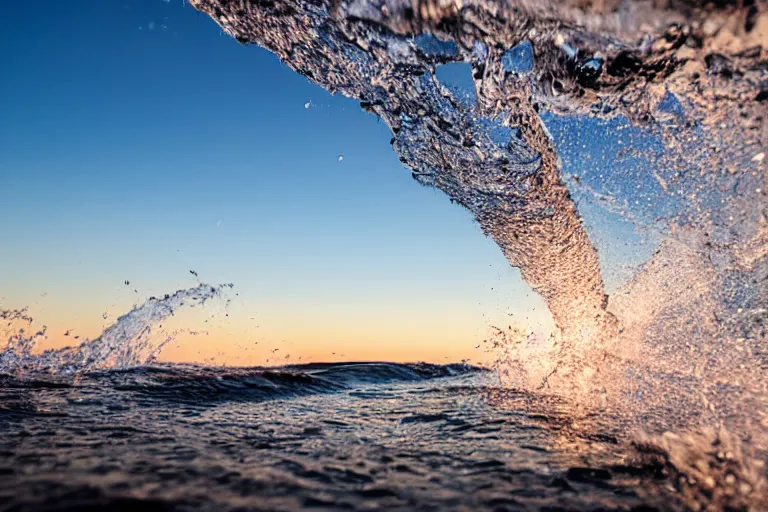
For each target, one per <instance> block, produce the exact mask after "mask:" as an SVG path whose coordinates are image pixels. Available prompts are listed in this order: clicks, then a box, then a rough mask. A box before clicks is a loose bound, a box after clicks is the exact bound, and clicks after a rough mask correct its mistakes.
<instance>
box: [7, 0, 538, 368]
mask: <svg viewBox="0 0 768 512" xmlns="http://www.w3.org/2000/svg"><path fill="white" fill-rule="evenodd" d="M0 64H1V65H2V79H0V141H1V142H0V194H2V196H1V197H2V201H0V229H2V233H3V238H4V240H3V243H2V246H1V248H0V307H5V308H18V307H22V306H29V307H30V311H31V312H32V314H33V316H35V318H36V320H38V321H39V322H40V323H41V324H47V325H48V327H49V333H50V338H51V340H50V344H51V346H54V345H57V344H61V343H64V342H71V340H72V337H69V338H65V337H64V336H63V333H64V332H65V331H66V330H68V329H74V331H73V335H74V334H75V333H76V334H79V335H81V336H83V337H87V336H91V337H93V336H96V335H98V334H99V332H100V331H101V329H102V327H103V326H105V325H108V324H109V323H110V322H111V321H113V320H114V319H115V317H116V316H117V315H119V314H121V313H124V312H125V311H127V310H128V309H129V308H130V307H131V305H132V304H133V303H140V302H143V301H144V300H145V299H146V298H147V297H148V296H150V295H162V294H165V293H170V292H173V291H174V290H176V289H178V288H180V287H189V286H193V285H195V284H196V281H195V279H194V277H193V276H192V275H190V274H189V270H195V271H197V272H198V273H199V275H200V278H201V280H203V281H205V282H209V283H214V284H215V283H220V282H233V283H234V284H235V292H236V293H238V295H237V296H234V295H233V297H232V299H233V301H232V304H231V305H230V306H229V308H227V309H225V308H224V307H223V306H214V307H213V308H209V309H207V310H206V311H205V312H199V313H197V314H191V315H186V316H184V318H185V321H187V322H189V323H190V326H191V327H194V328H206V329H208V332H209V334H208V335H205V336H196V337H193V338H185V337H182V339H181V341H180V342H179V343H177V344H175V345H173V346H171V347H170V348H168V349H167V350H166V352H165V353H164V357H165V358H167V359H172V360H185V361H195V360H197V361H201V360H204V359H208V358H211V357H215V358H216V360H217V361H218V362H225V363H240V364H261V363H263V362H265V360H266V358H267V357H269V355H270V353H271V352H269V350H271V349H273V348H281V350H283V353H286V352H289V353H291V354H292V357H295V358H297V357H299V356H301V357H303V360H305V361H306V360H318V359H323V360H329V359H379V360H381V359H386V360H398V361H402V360H432V361H438V362H442V361H445V360H446V359H449V360H458V359H461V358H466V357H469V358H474V359H477V358H478V357H480V356H481V353H480V351H479V350H476V349H475V346H476V345H477V344H478V343H479V341H480V340H481V339H482V338H483V337H484V336H485V335H486V332H487V328H488V326H489V325H490V324H493V323H503V322H507V321H508V319H509V317H508V316H507V312H509V311H514V312H515V318H518V319H520V320H521V321H522V320H524V319H525V318H526V317H529V318H530V319H531V320H532V323H533V324H538V323H541V322H544V323H545V325H546V322H547V321H548V317H547V315H546V313H545V311H544V306H543V304H542V302H541V301H540V300H539V299H538V298H537V297H536V296H535V295H533V294H531V293H530V290H529V289H528V287H527V286H526V285H525V284H524V283H523V282H522V281H521V280H520V279H519V275H518V273H517V271H516V270H514V269H511V268H509V267H508V265H507V264H506V262H505V260H504V259H503V257H502V256H501V254H500V251H499V250H498V248H497V247H496V246H495V245H494V244H493V243H492V242H491V241H490V240H487V239H485V238H484V237H483V235H482V234H481V233H480V231H479V230H478V229H477V227H476V226H475V225H474V224H473V222H472V219H471V217H470V215H469V214H468V213H467V212H465V211H463V210H462V209H460V208H457V207H456V206H454V205H451V204H450V202H449V201H448V200H447V199H446V198H445V197H444V196H443V195H442V194H441V193H439V192H437V191H435V190H431V189H425V188H423V187H421V186H419V185H417V184H416V183H415V182H413V180H412V179H411V177H410V172H408V171H407V170H406V169H404V168H403V167H402V166H401V165H400V163H399V162H398V159H397V157H396V155H395V154H394V152H393V151H392V149H391V147H390V146H389V144H388V143H387V142H388V140H389V134H388V131H387V129H386V128H385V127H384V126H383V125H382V124H380V123H378V122H377V119H376V118H375V117H373V116H371V115H369V114H366V113H364V112H362V111H361V110H360V109H359V108H358V106H357V103H356V102H353V101H352V100H348V99H345V98H343V97H338V96H336V97H333V96H330V95H329V94H328V93H326V92H325V91H323V90H322V89H320V88H319V87H317V86H315V85H313V84H311V83H309V82H308V81H307V80H306V79H305V78H303V77H302V76H299V75H297V74H295V73H293V72H292V71H290V70H289V69H288V68H286V67H285V66H283V65H282V64H280V63H279V61H278V60H277V59H276V58H274V57H273V56H272V55H271V54H269V53H267V52H266V51H264V50H262V49H260V48H257V47H243V46H241V45H240V44H238V43H237V42H235V41H234V40H232V39H231V38H229V37H227V36H225V35H223V34H221V33H220V31H219V29H218V27H217V26H216V25H215V24H214V23H213V22H212V21H211V20H210V19H208V18H206V17H204V16H202V15H200V14H198V13H197V12H196V11H194V10H193V9H192V8H191V7H189V6H186V5H183V3H182V2H181V0H172V1H171V2H166V1H164V0H132V1H128V0H126V1H124V2H117V1H104V0H78V1H76V2H47V3H46V5H45V8H41V6H40V4H39V3H35V2H3V3H2V5H0ZM307 102H311V103H310V106H309V108H305V104H306V103H307ZM340 155H342V156H343V161H341V162H340V161H339V156H340ZM126 280H128V281H130V286H126V285H125V284H124V282H125V281H126ZM134 290H137V292H134ZM104 313H107V318H106V319H104V318H103V317H102V314H104ZM227 314H228V315H229V316H226V315H227ZM211 316H213V318H212V317H211ZM202 318H206V319H209V320H210V322H209V323H206V324H205V325H203V324H202V320H201V319H202ZM211 325H213V327H211ZM255 341H258V342H259V345H258V346H256V345H255V344H254V343H253V342H255ZM246 348H247V349H248V350H246Z"/></svg>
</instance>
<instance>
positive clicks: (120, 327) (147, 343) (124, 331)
mask: <svg viewBox="0 0 768 512" xmlns="http://www.w3.org/2000/svg"><path fill="white" fill-rule="evenodd" d="M232 287H233V285H232V284H224V285H218V286H211V285H209V284H200V285H199V286H196V287H194V288H188V289H184V290H178V291H176V292H174V293H173V294H168V295H165V296H164V297H161V298H158V297H150V298H149V300H147V301H146V302H145V303H144V304H141V305H139V306H135V307H134V308H133V309H132V310H131V311H129V312H128V313H126V314H124V315H122V316H120V317H119V318H118V319H117V320H116V321H115V323H114V324H112V325H111V326H109V327H107V328H106V329H105V330H104V332H102V333H101V335H100V336H98V337H97V338H95V339H93V340H86V341H84V342H82V343H81V344H80V345H78V346H75V347H65V348H62V349H57V350H47V351H45V352H43V353H41V354H35V353H33V351H34V348H35V346H36V345H37V344H38V343H39V342H40V341H42V340H44V339H45V338H46V328H45V327H43V328H42V329H39V330H36V331H35V330H33V331H28V329H29V327H31V325H32V323H33V320H32V318H31V317H30V316H29V315H27V312H26V310H2V311H0V319H2V320H3V321H4V322H5V323H6V325H5V326H4V329H3V331H0V333H1V334H3V335H4V339H6V340H7V344H6V347H5V349H4V350H3V351H2V352H0V373H7V374H24V373H28V374H35V373H54V374H59V373H60V374H68V375H71V374H79V373H84V372H89V371H95V370H104V369H125V368H132V367H136V366H142V365H147V364H150V363H152V362H153V361H155V360H156V359H157V356H158V355H159V354H160V352H161V351H162V349H163V347H164V346H166V345H167V344H168V343H170V342H172V341H174V340H175V339H176V337H177V336H178V335H179V334H180V332H173V333H170V334H168V333H165V332H164V331H163V330H162V329H161V328H160V327H159V326H161V323H162V322H163V321H164V320H166V319H167V318H169V317H171V316H173V315H174V314H175V313H176V312H177V311H178V310H179V309H181V308H185V307H187V308H188V307H196V306H201V305H204V304H205V303H207V302H208V301H210V300H211V299H215V298H218V297H221V296H222V294H223V293H224V292H225V291H226V290H229V289H231V288H232Z"/></svg>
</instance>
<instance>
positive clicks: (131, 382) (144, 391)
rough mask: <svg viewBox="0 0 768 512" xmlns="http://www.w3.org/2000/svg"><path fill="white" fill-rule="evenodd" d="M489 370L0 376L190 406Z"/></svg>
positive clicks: (380, 367)
mask: <svg viewBox="0 0 768 512" xmlns="http://www.w3.org/2000/svg"><path fill="white" fill-rule="evenodd" d="M483 371H486V370H485V369H483V368H481V367H477V366H472V365H469V364H464V363H455V364H448V365H436V364H428V363H409V364H401V363H366V362H359V363H311V364H304V365H291V366H282V367H276V368H263V367H254V368H215V367H203V366H197V365H158V366H147V367H137V368H131V369H126V370H106V371H101V372H92V373H87V374H83V375H80V376H79V378H78V379H77V380H73V379H71V378H64V377H55V376H46V377H45V378H41V379H20V378H19V377H17V376H14V375H11V374H0V388H23V389H35V388H51V387H63V388H67V387H92V386H99V387H104V385H106V387H110V388H112V389H114V390H117V391H121V392H133V393H138V394H140V395H144V396H146V397H147V398H151V399H159V400H170V401H177V402H189V403H198V404H206V403H214V402H220V401H248V402H253V401H257V402H259V401H264V400H270V399H277V398H289V397H292V396H301V395H310V394H319V393H334V392H339V391H343V390H346V389H354V388H359V386H360V385H366V384H386V383H390V382H418V381H427V380H433V379H439V378H444V377H456V376H462V375H469V374H475V373H479V372H483Z"/></svg>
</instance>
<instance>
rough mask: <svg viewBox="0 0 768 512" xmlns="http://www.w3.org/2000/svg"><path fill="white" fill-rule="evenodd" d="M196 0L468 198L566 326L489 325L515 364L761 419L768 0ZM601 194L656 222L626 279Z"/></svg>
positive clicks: (627, 394)
mask: <svg viewBox="0 0 768 512" xmlns="http://www.w3.org/2000/svg"><path fill="white" fill-rule="evenodd" d="M191 3H192V5H193V6H194V7H195V8H197V9H199V10H200V11H202V12H205V13H206V14H208V15H210V16H211V17H212V18H213V19H214V20H215V21H216V23H218V24H219V25H220V26H221V28H222V29H223V30H224V31H225V32H226V33H228V34H230V35H231V36H233V37H234V38H236V39H237V40H238V41H240V42H241V43H243V44H257V45H259V46H262V47H264V48H266V49H268V50H269V51H271V52H273V53H275V54H276V55H277V56H278V57H279V58H280V59H281V60H282V61H283V62H284V63H285V64H287V65H288V66H289V67H291V68H292V69H294V70H295V71H297V72H299V73H301V74H302V75H304V76H306V77H308V78H309V79H310V80H312V81H313V82H315V83H317V84H318V85H320V86H322V87H324V88H325V89H327V90H329V91H330V92H332V93H336V92H340V93H342V94H344V95H346V96H349V97H352V98H355V99H357V100H359V101H360V106H361V107H362V108H363V109H365V110H367V111H369V112H371V113H374V114H375V115H377V116H378V117H380V118H381V119H382V120H383V121H384V122H385V123H386V124H387V126H388V127H389V128H390V130H391V131H392V135H393V137H392V139H391V144H392V146H393V148H394V150H395V151H396V152H397V153H398V155H399V156H400V160H401V161H402V163H403V164H404V165H405V166H406V167H408V168H410V169H411V171H412V173H413V178H414V180H415V181H417V182H418V183H420V184H422V185H424V186H430V187H435V188H438V189H440V190H441V191H443V192H445V194H446V195H447V196H448V197H449V198H450V200H451V201H452V202H455V203H458V204H459V205H461V206H463V207H464V208H466V209H468V210H469V211H470V212H472V214H473V215H474V218H475V219H476V221H477V223H478V224H479V226H480V228H481V229H482V231H483V232H484V233H485V234H486V235H488V236H489V237H491V238H492V239H493V240H494V241H495V242H496V243H497V244H498V246H499V248H500V249H501V251H502V252H503V254H504V255H505V256H506V258H507V259H508V260H509V262H510V264H512V265H513V266H515V267H518V268H519V269H520V271H521V274H522V276H523V278H524V279H525V280H526V281H527V282H528V283H529V284H530V285H531V287H532V288H533V289H534V290H536V291H537V292H538V293H539V294H541V296H542V297H543V298H544V299H545V301H546V303H547V305H548V307H549V309H550V311H551V313H552V316H553V317H554V320H555V322H556V324H557V326H558V327H559V332H557V333H554V334H553V335H552V336H550V337H546V336H545V337H538V338H537V337H531V336H529V335H528V334H527V333H525V331H526V330H527V329H526V328H524V327H523V328H521V329H518V328H517V327H513V326H509V328H508V329H499V330H498V331H497V332H495V333H494V334H493V336H491V340H490V345H491V347H492V348H495V349H499V348H500V347H506V348H504V349H502V359H503V360H504V361H505V362H504V364H503V365H500V366H504V367H505V368H506V374H507V375H509V376H510V377H511V378H514V379H517V380H518V381H520V380H522V381H526V382H528V383H529V384H528V385H531V384H532V383H535V385H536V386H537V387H546V388H548V389H550V390H557V391H559V392H563V393H567V394H571V395H572V396H573V395H577V394H583V395H586V396H590V397H592V398H593V399H595V400H596V403H597V404H602V403H604V402H610V401H613V403H614V404H619V405H622V406H623V408H624V409H625V410H628V411H631V414H632V415H633V417H634V418H635V420H636V421H637V422H646V423H647V424H648V425H651V426H653V427H654V428H659V429H664V428H668V427H670V426H673V427H681V428H682V427H685V426H689V425H691V424H696V423H699V424H701V423H705V424H707V423H709V424H716V423H717V422H727V424H728V425H729V427H730V428H734V429H735V430H736V431H738V432H741V433H744V432H754V431H755V429H756V426H757V425H760V424H764V421H765V418H766V417H768V416H766V412H767V411H768V404H766V401H767V400H768V398H766V397H768V389H766V382H768V379H766V376H765V372H766V368H768V356H767V354H768V351H767V350H766V343H765V340H766V327H765V325H766V323H767V322H768V284H767V283H768V280H767V279H766V276H767V275H768V227H767V226H768V201H766V197H767V196H766V190H767V188H768V187H766V183H765V167H764V165H765V163H764V162H765V151H766V140H768V123H766V120H765V101H766V92H767V91H768V90H767V89H766V84H768V66H766V64H765V63H766V59H768V50H767V48H768V8H767V7H766V3H765V2H762V1H757V2H716V3H709V4H704V3H699V2H633V1H629V0H612V1H610V2H577V1H562V2H556V1H547V0H545V1H537V2H530V1H526V0H509V1H506V2H488V1H484V0H472V1H466V2H460V1H454V0H435V1H431V0H425V1H416V2H411V1H403V0H376V1H363V0H341V1H330V0H329V1H324V0H319V1H305V0H275V1H270V2H258V1H252V0H244V1H240V2H234V1H223V0H194V1H192V2H191ZM462 69H463V70H464V71H461V70H462ZM449 71H450V73H449ZM454 72H458V73H461V72H464V73H466V76H465V80H463V81H462V80H458V81H456V82H455V83H450V82H451V81H450V80H449V79H447V78H446V77H447V76H448V75H450V74H451V73H454ZM460 83H463V84H465V85H463V86H462V85H460ZM457 84H458V86H457ZM562 126H565V127H566V129H565V130H559V129H558V128H559V127H562ZM600 130H603V132H600ZM599 133H604V134H605V135H604V136H601V135H596V134H599ZM564 134H565V135H564ZM602 139H610V140H613V141H614V142H613V143H606V142H605V140H602ZM616 146H620V147H619V148H618V150H617V148H616ZM574 148H576V149H577V150H574ZM599 148H603V149H602V151H603V156H602V157H603V160H607V161H606V162H605V165H603V166H602V167H600V170H597V169H596V167H599V166H598V165H597V164H595V163H593V162H590V161H589V160H588V158H592V157H593V156H595V155H596V154H597V152H598V149H599ZM563 155H566V157H568V159H567V160H566V161H564V160H563V158H562V157H563ZM606 155H607V156H606ZM574 162H575V163H574ZM575 165H577V166H579V168H577V169H574V168H573V167H574V166H575ZM566 167H568V168H566ZM590 212H598V215H597V217H600V216H603V217H605V216H607V215H609V214H610V215H613V216H617V217H618V218H620V219H622V221H623V222H626V223H628V224H629V225H631V226H632V227H633V229H634V230H635V232H636V233H645V234H646V235H647V236H651V235H652V237H653V238H654V240H656V242H654V243H655V244H656V250H655V252H653V253H652V255H651V256H650V257H649V258H646V261H645V262H644V263H642V264H641V265H639V266H637V267H636V269H635V272H634V273H633V275H632V276H631V279H629V280H625V282H623V283H618V284H617V285H616V287H615V291H613V293H612V294H611V296H610V297H609V296H608V295H607V293H606V286H605V283H604V280H603V269H602V266H604V264H605V263H604V262H601V257H600V253H599V251H598V250H597V249H596V247H595V244H594V243H593V240H594V239H595V236H594V232H595V231H598V230H599V229H600V222H601V219H600V218H598V219H597V220H595V216H594V215H592V213H590ZM590 235H592V236H590ZM745 411H749V412H745ZM761 422H763V423H761Z"/></svg>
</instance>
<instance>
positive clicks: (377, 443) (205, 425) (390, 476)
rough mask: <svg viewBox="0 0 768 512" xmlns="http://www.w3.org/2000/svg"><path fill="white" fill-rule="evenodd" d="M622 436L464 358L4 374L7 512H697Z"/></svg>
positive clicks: (598, 415) (0, 420)
mask: <svg viewBox="0 0 768 512" xmlns="http://www.w3.org/2000/svg"><path fill="white" fill-rule="evenodd" d="M617 426H618V423H617V422H616V421H614V419H613V418H611V417H610V416H609V415H607V414H605V413H604V412H601V411H597V410H596V411H587V410H582V411H577V410H574V409H573V407H572V405H571V404H569V403H568V402H567V401H565V400H563V399H562V398H557V397H555V396H552V395H548V394H545V393H532V392H525V391H520V390H514V389H509V388H505V387H503V386H499V382H498V379H497V378H496V377H495V376H494V375H493V373H492V372H488V371H486V370H481V369H479V368H476V367H472V366H468V365H461V364H456V365H448V366H434V365H427V364H421V365H415V364H414V365H403V364H386V363H376V364H372V363H368V364H366V363H360V364H355V363H349V364H315V365H305V366H297V367H285V368H273V369H268V370H267V369H258V368H241V369H222V368H206V367H199V366H175V365H169V366H151V367H143V368H136V369H131V370H123V371H117V370H109V371H104V372H97V373H89V374H85V375H82V376H80V377H79V378H77V379H75V380H73V379H47V380H36V379H16V378H13V377H10V376H4V377H0V429H2V431H3V432H4V435H3V436H2V438H0V454H2V457H1V458H0V475H2V478H1V479H0V510H3V511H22V510H28V511H43V510H96V509H104V510H114V509H121V510H296V509H299V508H314V509H320V510H478V509H488V510H636V511H641V510H642V511H649V510H688V508H687V507H688V506H689V505H690V503H686V502H685V501H684V500H683V499H681V498H680V497H679V496H676V493H675V492H673V491H672V489H674V488H675V486H677V485H678V482H676V480H675V479H676V477H677V475H676V473H674V472H672V471H670V468H668V467H667V466H666V465H665V464H666V461H663V460H654V459H653V458H652V457H651V456H650V455H649V454H650V453H651V452H649V451H648V449H644V448H642V447H639V446H637V445H632V444H631V443H628V440H627V439H626V438H623V437H622V435H621V434H620V432H619V429H618V428H617ZM729 456H730V457H734V455H733V454H729ZM709 462H711V463H714V464H719V465H722V466H728V465H729V464H734V462H733V461H729V460H726V459H723V460H720V461H718V460H717V458H716V457H713V458H712V460H711V461H709ZM718 483H719V484H720V485H730V486H731V487H732V490H733V491H734V492H735V493H736V494H737V495H739V494H740V493H742V492H743V489H739V485H750V484H745V482H744V481H742V480H741V479H740V480H739V481H738V482H737V481H735V480H734V481H733V482H731V483H730V484H727V483H726V481H725V480H723V481H722V482H718Z"/></svg>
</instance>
